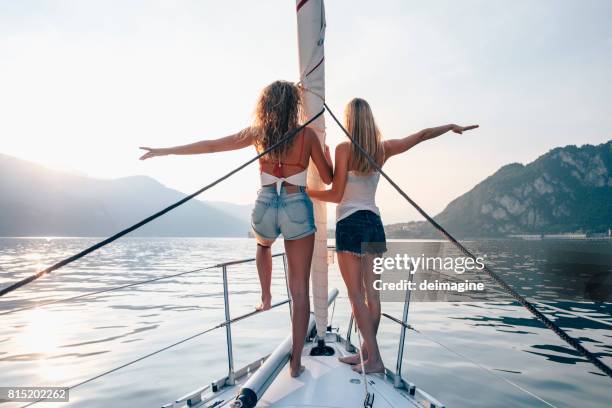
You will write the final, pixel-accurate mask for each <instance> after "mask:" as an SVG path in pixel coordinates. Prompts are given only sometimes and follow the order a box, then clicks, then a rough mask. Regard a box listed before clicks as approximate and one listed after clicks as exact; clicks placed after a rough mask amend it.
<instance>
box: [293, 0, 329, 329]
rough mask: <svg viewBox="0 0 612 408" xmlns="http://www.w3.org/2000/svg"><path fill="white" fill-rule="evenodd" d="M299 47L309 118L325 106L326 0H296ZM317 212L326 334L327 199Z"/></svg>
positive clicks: (314, 176) (319, 318)
mask: <svg viewBox="0 0 612 408" xmlns="http://www.w3.org/2000/svg"><path fill="white" fill-rule="evenodd" d="M296 5H297V7H296V8H297V22H298V49H299V57H300V80H301V83H302V85H303V86H304V87H305V88H306V89H308V90H309V92H305V93H304V111H305V113H306V119H308V118H311V117H312V116H314V115H315V114H317V113H319V112H320V111H321V110H322V109H323V98H325V55H324V52H323V51H324V47H323V45H324V44H323V43H324V39H325V8H324V6H323V0H297V1H296ZM310 127H311V128H313V129H314V130H315V131H316V133H317V136H318V137H319V140H320V141H321V145H324V144H325V118H324V117H323V116H320V117H319V118H318V119H317V120H316V121H314V122H313V123H312V124H311V125H310ZM308 187H309V188H313V189H322V188H323V187H324V184H323V183H322V182H321V179H320V177H319V173H318V172H317V169H316V168H315V166H314V165H313V164H312V163H310V165H309V166H308ZM313 203H314V216H315V224H316V226H317V233H316V235H315V247H314V255H313V258H312V267H311V279H312V296H313V305H314V313H315V321H316V327H317V334H318V336H319V337H324V336H325V330H326V328H327V314H328V312H327V208H326V205H325V203H323V202H321V201H314V202H313Z"/></svg>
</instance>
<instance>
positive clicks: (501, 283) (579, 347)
mask: <svg viewBox="0 0 612 408" xmlns="http://www.w3.org/2000/svg"><path fill="white" fill-rule="evenodd" d="M323 106H324V107H325V109H326V110H327V112H329V114H330V115H331V117H332V118H333V119H334V121H335V122H336V124H337V125H338V126H339V127H340V128H341V129H342V131H343V132H344V134H345V135H346V137H348V138H349V140H350V141H351V143H353V144H354V145H355V146H356V147H357V149H359V151H360V152H361V154H363V155H364V156H365V157H366V158H367V159H368V161H369V162H370V163H371V164H372V167H374V168H375V169H376V170H377V171H378V172H379V173H380V174H381V175H382V176H383V177H384V178H385V179H386V180H387V181H388V182H389V184H391V185H392V186H393V188H395V190H396V191H397V192H398V193H399V194H400V195H401V196H402V197H404V199H405V200H406V201H408V202H409V203H410V204H411V205H412V206H413V207H414V208H415V209H416V210H417V211H418V212H419V213H420V214H421V215H422V216H423V217H425V219H426V220H427V221H429V223H430V224H431V225H433V226H434V228H436V229H437V230H438V231H439V232H440V233H442V235H444V236H445V237H446V239H448V240H449V241H450V242H452V243H453V244H454V245H455V246H456V247H457V248H458V249H459V250H460V251H461V252H462V253H463V254H464V255H465V256H467V257H469V258H472V259H473V260H474V261H476V256H474V255H473V254H472V253H471V252H470V251H469V250H468V249H467V248H465V247H464V246H463V245H462V244H461V243H460V242H459V241H457V240H456V239H455V237H453V236H452V235H451V234H450V233H449V232H448V231H446V230H445V229H444V228H443V227H442V226H441V225H440V224H438V223H437V222H436V220H434V219H433V218H432V217H431V216H430V215H429V214H427V213H426V212H425V210H423V209H422V208H421V207H420V206H419V205H418V204H417V203H416V202H414V200H412V199H411V198H410V197H409V196H408V194H406V193H405V192H404V190H402V188H401V187H400V186H398V185H397V183H395V182H394V181H393V180H392V179H391V177H389V176H388V175H387V173H385V172H384V171H383V169H382V167H381V166H380V165H379V164H378V163H377V162H376V160H374V158H373V157H372V156H371V155H370V154H368V152H366V151H365V149H364V148H363V146H361V145H360V144H359V143H357V141H356V140H355V139H353V137H352V136H351V135H350V134H349V132H348V131H347V130H346V129H345V128H344V126H342V124H341V123H340V121H339V120H338V118H337V117H336V115H334V113H333V112H332V111H331V109H330V108H329V106H327V103H326V102H324V103H323ZM483 270H484V271H485V272H486V273H487V274H488V275H489V276H490V277H491V278H492V279H493V280H494V281H495V282H496V283H497V284H498V285H499V286H501V287H502V288H503V289H504V290H505V291H506V292H507V293H508V294H510V296H512V297H513V298H514V299H515V300H516V301H517V302H519V303H520V304H521V305H522V306H523V307H525V309H527V310H528V311H529V312H530V313H531V314H532V315H534V316H535V317H536V318H537V319H538V320H539V321H540V322H542V323H543V324H544V325H545V326H546V327H548V328H549V329H550V330H552V331H553V332H554V333H555V334H556V335H557V336H559V337H560V338H561V339H562V340H563V341H565V342H566V343H567V344H569V345H570V346H572V347H573V348H574V349H576V351H578V352H579V353H580V354H582V355H583V356H584V357H585V358H586V359H587V360H589V361H590V362H591V363H593V364H594V365H595V366H596V367H597V368H599V369H600V370H601V371H602V372H604V373H605V374H606V375H608V376H609V377H612V369H611V368H610V367H609V366H608V365H607V364H605V363H604V362H603V361H601V360H600V359H599V358H598V357H597V356H596V355H595V354H594V353H591V352H590V351H589V350H587V349H586V348H584V346H582V344H580V342H579V341H578V340H576V339H574V338H573V337H571V336H570V335H569V334H567V333H566V332H565V330H563V329H562V328H561V327H559V326H557V325H556V324H555V323H554V322H553V321H552V320H550V319H549V318H548V317H546V316H545V315H544V314H542V312H540V311H539V310H538V309H537V308H536V307H535V306H534V305H533V304H532V303H531V302H529V301H528V300H527V299H525V298H524V297H523V296H521V295H520V294H519V293H518V292H517V291H516V290H514V289H513V288H512V287H511V286H510V285H508V284H507V283H506V281H504V280H503V279H502V278H501V276H499V275H498V274H497V273H495V272H493V271H492V270H491V269H489V268H488V267H487V266H486V265H484V268H483Z"/></svg>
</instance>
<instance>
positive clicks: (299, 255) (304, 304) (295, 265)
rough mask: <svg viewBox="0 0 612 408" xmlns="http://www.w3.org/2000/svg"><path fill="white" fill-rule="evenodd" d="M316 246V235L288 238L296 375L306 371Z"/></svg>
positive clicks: (294, 370)
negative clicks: (313, 258)
mask: <svg viewBox="0 0 612 408" xmlns="http://www.w3.org/2000/svg"><path fill="white" fill-rule="evenodd" d="M313 249H314V234H312V235H309V236H307V237H304V238H301V239H296V240H293V241H288V240H285V251H286V252H287V264H288V266H289V292H290V293H291V305H292V310H293V313H292V316H291V330H292V335H293V348H292V351H291V362H290V372H291V376H292V377H297V376H299V375H300V374H301V373H302V372H303V371H304V367H303V366H302V348H304V342H305V340H306V331H307V330H308V321H309V320H310V286H309V280H310V264H311V262H312V251H313Z"/></svg>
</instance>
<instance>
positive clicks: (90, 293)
mask: <svg viewBox="0 0 612 408" xmlns="http://www.w3.org/2000/svg"><path fill="white" fill-rule="evenodd" d="M278 256H283V254H282V253H281V254H273V255H272V258H276V257H278ZM254 260H255V258H248V259H241V260H240V261H232V262H226V263H222V264H216V265H211V266H206V267H204V268H198V269H192V270H190V271H185V272H179V273H175V274H171V275H164V276H160V277H157V278H152V279H147V280H144V281H139V282H134V283H128V284H125V285H121V286H114V287H111V288H107V289H101V290H97V291H95V292H88V293H84V294H82V295H77V296H71V297H67V298H62V299H54V300H50V301H48V302H43V303H36V304H34V305H30V306H24V307H20V308H15V309H11V310H8V311H5V312H0V316H4V315H7V314H11V313H14V312H20V311H24V310H30V309H36V308H39V307H43V306H47V305H53V304H57V303H65V302H71V301H73V300H78V299H82V298H86V297H90V296H94V295H99V294H101V293H106V292H113V291H116V290H120V289H125V288H129V287H133V286H139V285H145V284H148V283H152V282H157V281H160V280H164V279H170V278H176V277H178V276H183V275H187V274H191V273H196V272H201V271H204V270H209V269H214V268H220V267H221V266H223V265H230V264H233V263H234V262H241V263H242V262H251V261H254Z"/></svg>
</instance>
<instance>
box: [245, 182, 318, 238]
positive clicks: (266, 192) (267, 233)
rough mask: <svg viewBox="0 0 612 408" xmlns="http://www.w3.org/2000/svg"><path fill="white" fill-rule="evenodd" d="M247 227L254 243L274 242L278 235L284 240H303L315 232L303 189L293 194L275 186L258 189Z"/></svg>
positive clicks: (309, 203) (309, 206)
mask: <svg viewBox="0 0 612 408" xmlns="http://www.w3.org/2000/svg"><path fill="white" fill-rule="evenodd" d="M251 226H252V227H253V232H254V233H255V235H256V237H257V238H258V240H262V239H263V240H265V241H274V240H275V239H276V238H278V236H279V235H280V234H283V237H284V238H285V239H286V240H294V239H300V238H304V237H306V236H308V235H311V234H314V233H315V232H316V230H317V228H316V227H315V222H314V211H313V208H312V201H310V198H309V197H308V195H307V194H306V190H305V188H304V187H300V191H299V192H297V193H289V194H288V193H286V192H285V188H284V187H283V188H282V189H281V193H280V195H278V194H277V192H276V186H264V187H262V188H261V190H259V193H258V195H257V201H256V202H255V208H253V212H252V213H251Z"/></svg>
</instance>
